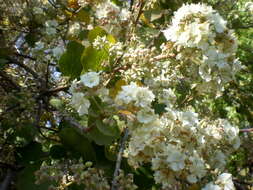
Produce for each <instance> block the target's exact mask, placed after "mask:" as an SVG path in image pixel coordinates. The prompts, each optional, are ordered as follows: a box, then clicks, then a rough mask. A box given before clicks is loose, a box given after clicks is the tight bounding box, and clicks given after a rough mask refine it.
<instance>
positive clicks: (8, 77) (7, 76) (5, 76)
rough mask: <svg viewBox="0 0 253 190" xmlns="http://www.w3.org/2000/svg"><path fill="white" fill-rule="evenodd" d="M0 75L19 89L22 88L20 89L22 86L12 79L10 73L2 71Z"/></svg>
mask: <svg viewBox="0 0 253 190" xmlns="http://www.w3.org/2000/svg"><path fill="white" fill-rule="evenodd" d="M0 76H1V77H2V78H4V80H6V81H8V82H9V83H10V84H11V85H12V86H13V87H14V88H15V89H16V90H18V91H20V90H21V89H20V86H19V85H18V84H16V83H15V82H14V81H13V80H12V78H11V77H10V76H9V75H8V74H6V73H5V72H3V71H0Z"/></svg>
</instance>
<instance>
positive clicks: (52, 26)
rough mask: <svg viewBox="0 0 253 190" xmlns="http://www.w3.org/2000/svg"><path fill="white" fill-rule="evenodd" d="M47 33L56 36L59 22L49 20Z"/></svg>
mask: <svg viewBox="0 0 253 190" xmlns="http://www.w3.org/2000/svg"><path fill="white" fill-rule="evenodd" d="M45 25H46V33H47V35H54V34H56V32H57V31H56V27H57V26H58V22H57V21H56V20H48V21H46V24H45Z"/></svg>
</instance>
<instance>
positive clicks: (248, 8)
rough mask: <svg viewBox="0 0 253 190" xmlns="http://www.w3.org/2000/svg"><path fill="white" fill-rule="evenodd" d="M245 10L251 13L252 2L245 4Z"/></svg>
mask: <svg viewBox="0 0 253 190" xmlns="http://www.w3.org/2000/svg"><path fill="white" fill-rule="evenodd" d="M244 6H245V9H246V10H249V11H250V12H253V2H247V3H245V5H244Z"/></svg>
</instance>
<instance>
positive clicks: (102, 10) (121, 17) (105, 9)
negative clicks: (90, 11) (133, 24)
mask: <svg viewBox="0 0 253 190" xmlns="http://www.w3.org/2000/svg"><path fill="white" fill-rule="evenodd" d="M95 17H96V18H97V20H98V22H99V24H100V25H101V26H103V27H104V29H105V30H106V31H107V32H109V33H110V34H113V35H114V36H120V34H121V31H122V30H123V29H127V26H128V25H129V18H130V12H129V11H128V10H127V9H126V8H123V9H120V8H119V7H118V6H117V5H115V4H114V3H112V2H111V1H109V0H106V1H104V2H102V3H99V4H98V5H97V6H95Z"/></svg>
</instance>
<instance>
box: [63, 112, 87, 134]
mask: <svg viewBox="0 0 253 190" xmlns="http://www.w3.org/2000/svg"><path fill="white" fill-rule="evenodd" d="M60 115H62V117H63V119H64V120H65V121H68V122H69V123H70V124H71V125H73V126H74V127H76V129H77V130H78V131H80V132H84V133H88V132H89V131H90V130H91V129H92V127H86V126H83V125H81V124H80V123H78V122H77V121H76V120H75V119H74V118H73V117H70V116H67V115H66V114H60Z"/></svg>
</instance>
